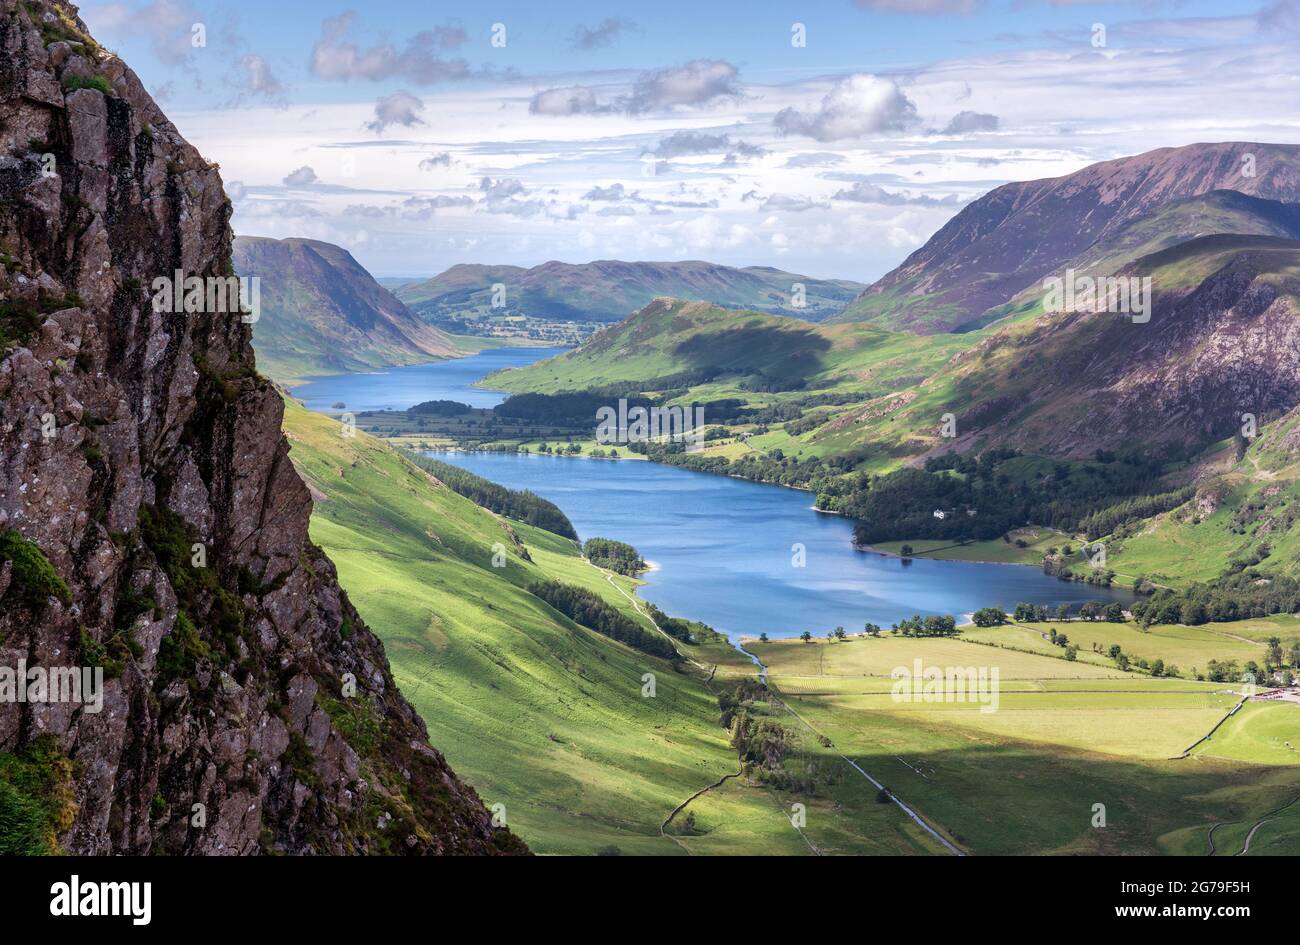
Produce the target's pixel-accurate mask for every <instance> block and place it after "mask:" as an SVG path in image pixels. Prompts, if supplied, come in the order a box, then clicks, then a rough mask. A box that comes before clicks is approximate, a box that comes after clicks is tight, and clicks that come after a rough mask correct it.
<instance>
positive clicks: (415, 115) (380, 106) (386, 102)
mask: <svg viewBox="0 0 1300 945" xmlns="http://www.w3.org/2000/svg"><path fill="white" fill-rule="evenodd" d="M422 111H424V102H422V101H420V100H419V99H418V98H416V97H415V96H414V95H412V94H411V93H410V92H394V93H393V94H392V95H385V96H384V97H383V98H381V99H380V100H379V101H377V102H375V120H374V121H370V122H366V127H367V128H369V129H370V130H371V131H373V132H374V133H375V134H383V132H384V129H385V128H388V127H389V126H391V125H400V126H401V127H403V128H410V127H413V126H414V125H423V124H424V119H423V118H421V117H420V115H419V113H420V112H422Z"/></svg>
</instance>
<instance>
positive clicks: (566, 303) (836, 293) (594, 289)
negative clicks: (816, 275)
mask: <svg viewBox="0 0 1300 945" xmlns="http://www.w3.org/2000/svg"><path fill="white" fill-rule="evenodd" d="M495 284H501V285H503V286H504V288H505V303H504V306H498V308H502V309H504V311H505V312H507V313H514V312H520V313H524V314H528V315H533V316H538V317H550V318H554V319H561V320H587V321H603V322H617V321H620V320H621V319H623V318H624V317H626V316H627V315H628V314H629V313H631V312H633V311H635V310H637V309H640V308H642V307H644V306H645V305H646V304H648V303H649V302H651V301H652V300H653V299H654V298H656V297H659V296H673V297H679V298H684V299H686V300H693V299H698V300H703V301H710V302H713V303H715V304H718V305H724V306H727V307H732V308H745V309H753V310H756V311H764V312H768V313H770V314H784V315H788V316H790V317H795V318H801V319H804V320H807V321H819V320H821V319H824V318H828V317H829V316H830V315H832V314H833V313H834V312H836V311H838V310H839V308H840V307H842V306H843V305H844V304H845V303H847V302H848V301H849V300H850V299H852V298H853V297H854V295H855V294H856V293H857V292H858V291H860V290H861V289H862V288H864V286H863V285H862V283H857V282H852V281H850V280H838V279H813V278H811V277H808V276H802V275H798V274H797V273H788V272H784V271H782V270H780V269H773V268H771V267H767V266H748V267H744V268H738V267H734V266H723V265H719V264H717V263H709V262H704V261H701V260H680V261H669V262H642V261H633V262H627V261H623V260H617V259H598V260H594V261H592V262H589V263H576V264H575V263H562V262H557V261H554V260H552V261H549V262H545V263H541V264H539V265H537V266H533V267H531V268H525V267H521V266H508V265H506V266H491V265H482V264H476V263H461V264H457V265H455V266H452V267H451V268H449V269H447V270H445V271H444V272H442V273H440V274H439V275H437V276H435V277H433V278H432V279H428V280H426V281H424V282H422V283H418V284H415V285H407V286H403V287H400V288H399V289H398V290H397V295H398V297H399V298H400V299H402V300H403V301H404V302H406V303H407V304H408V305H409V306H411V308H412V309H413V310H414V311H416V312H417V313H418V314H420V315H421V316H422V317H425V318H436V317H438V316H441V315H446V314H449V313H453V312H458V311H463V310H466V309H479V310H486V311H490V310H492V309H493V306H492V298H491V296H492V287H493V285H495ZM796 284H800V285H803V286H804V291H805V293H806V297H805V302H806V304H805V305H804V306H803V307H799V306H797V305H796V304H794V302H793V295H794V293H795V291H796V289H795V285H796Z"/></svg>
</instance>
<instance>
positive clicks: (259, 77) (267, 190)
mask: <svg viewBox="0 0 1300 945" xmlns="http://www.w3.org/2000/svg"><path fill="white" fill-rule="evenodd" d="M430 6H431V5H430V4H427V3H417V2H405V0H402V2H382V0H381V2H376V3H372V4H371V5H370V6H368V7H365V8H361V7H358V8H356V9H355V10H353V9H350V8H349V7H347V6H346V5H340V6H336V7H335V6H329V5H323V4H319V3H306V2H296V0H295V2H277V3H266V2H260V3H252V2H244V0H235V2H208V0H149V2H138V0H120V2H108V3H100V4H95V3H87V4H86V5H85V6H84V7H83V9H82V16H83V18H84V19H85V20H86V22H87V24H88V25H89V26H90V28H91V30H92V32H93V33H95V34H96V35H97V36H98V37H99V39H100V40H101V41H102V42H104V43H106V44H107V45H109V46H110V47H111V48H113V49H114V50H115V51H117V52H118V53H119V54H120V55H121V56H122V57H123V58H124V59H126V61H127V62H128V63H129V64H130V65H132V67H133V68H134V69H135V70H136V71H137V72H138V73H139V74H140V75H141V77H142V79H143V80H144V82H145V84H146V86H147V87H148V88H149V89H150V90H151V91H152V92H153V93H154V94H155V96H156V97H157V98H158V99H159V101H160V102H161V104H162V105H163V107H164V109H165V110H166V111H167V112H168V114H169V115H170V116H171V117H172V119H173V121H175V122H176V124H177V126H178V127H179V129H180V130H181V132H182V133H184V134H185V135H186V136H187V137H189V138H190V140H191V141H192V142H194V144H195V145H196V146H197V147H199V149H200V150H201V151H202V152H203V153H204V154H205V156H207V157H208V158H210V159H212V160H216V161H218V162H220V163H221V165H222V170H223V177H224V178H225V180H226V182H227V189H228V191H229V192H230V194H231V197H232V199H233V200H234V203H235V208H236V210H235V216H234V226H235V228H236V231H237V232H240V233H248V234H257V235H264V236H276V237H285V236H308V237H314V238H318V239H325V240H329V241H331V242H335V243H339V244H340V245H343V246H345V247H346V248H348V249H350V250H352V251H353V253H354V254H355V255H356V256H357V258H358V259H359V260H360V261H361V262H362V263H363V264H364V265H366V266H367V267H368V268H370V269H371V271H372V272H375V273H376V274H377V275H391V276H419V275H431V274H433V273H435V272H438V271H440V270H441V269H444V268H446V267H447V266H449V265H451V264H453V263H457V262H484V263H513V264H518V265H533V264H536V263H540V262H544V261H546V260H548V259H562V260H565V261H570V262H582V261H587V260H590V259H593V258H640V259H687V258H703V259H710V260H715V261H719V262H726V263H732V264H741V265H772V266H779V267H781V268H785V269H791V270H794V271H798V272H803V273H806V274H809V275H815V276H840V277H844V278H855V279H861V280H864V281H866V280H870V279H872V278H875V277H876V276H879V275H880V274H882V273H883V272H885V271H887V270H888V269H889V268H891V267H892V266H894V265H896V264H897V263H898V262H899V261H901V260H902V259H903V258H904V257H905V256H906V254H907V253H908V252H910V251H911V250H912V249H915V248H916V246H918V245H920V243H921V242H923V241H924V240H925V239H926V238H927V237H928V236H929V235H930V234H931V233H933V231H934V230H935V229H937V228H938V227H939V226H941V225H942V224H943V223H944V222H945V221H946V220H947V219H949V218H950V217H951V216H952V215H953V214H954V213H956V212H957V211H958V210H959V209H960V208H961V206H963V205H964V204H965V203H966V202H969V201H970V200H971V199H974V198H975V197H977V196H979V195H980V194H982V193H984V192H986V191H987V190H988V189H990V188H991V187H993V186H996V185H997V184H999V183H1003V182H1005V181H1008V180H1018V179H1027V178H1035V177H1045V176H1056V175H1059V174H1064V173H1069V172H1070V171H1073V170H1077V169H1078V168H1079V167H1082V166H1084V165H1086V164H1088V163H1091V162H1092V161H1095V160H1100V159H1105V158H1110V157H1116V156H1120V155H1124V154H1131V153H1136V152H1139V151H1143V150H1147V149H1149V148H1153V147H1160V146H1173V145H1181V144H1187V143H1191V142H1194V141H1200V140H1270V141H1287V142H1295V141H1300V115H1297V110H1296V107H1295V103H1296V102H1297V101H1300V98H1298V97H1297V94H1296V93H1297V91H1298V90H1300V70H1298V69H1297V66H1296V62H1295V56H1294V49H1295V48H1296V42H1297V40H1300V2H1296V0H1280V2H1278V0H1268V2H1249V3H1248V2H1242V0H1237V2H1219V3H1209V2H1201V0H1189V2H1177V0H1169V2H1160V0H1151V2H1142V0H1139V2H1129V3H1089V2H1082V0H1055V2H1050V0H858V2H854V0H818V2H781V3H743V4H742V3H700V2H698V0H697V2H694V3H688V2H676V0H670V2H660V3H657V4H654V5H653V6H651V5H647V4H645V3H602V4H599V5H597V4H587V3H581V4H579V3H552V4H539V3H536V2H532V3H516V2H506V3H490V4H484V3H473V4H471V3H460V2H451V3H443V4H439V5H437V9H436V11H431V10H430ZM904 10H906V11H907V12H903V11H904ZM498 24H499V25H498ZM796 24H802V26H803V28H804V35H806V43H804V44H803V45H796V44H794V43H792V37H794V36H795V35H796V33H797V31H798V27H797V26H796ZM502 27H504V33H502ZM1102 28H1104V37H1103V36H1102ZM494 31H495V32H494ZM196 35H198V36H200V37H201V39H202V42H200V43H198V44H197V45H196V42H195V40H194V37H195V36H196ZM494 37H495V40H496V41H495V43H494V41H493V40H494Z"/></svg>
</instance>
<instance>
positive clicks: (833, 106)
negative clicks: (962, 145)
mask: <svg viewBox="0 0 1300 945" xmlns="http://www.w3.org/2000/svg"><path fill="white" fill-rule="evenodd" d="M916 121H917V115H916V105H915V104H914V103H913V102H912V100H911V99H909V98H908V97H907V96H906V95H905V94H903V91H902V90H901V89H900V88H899V87H898V85H897V84H896V83H894V82H893V81H892V80H891V79H883V78H880V77H879V76H874V75H868V74H865V73H858V74H855V75H850V76H847V77H845V78H843V79H841V80H840V81H838V82H836V83H835V86H834V88H832V89H831V90H830V91H829V92H827V93H826V95H825V97H824V98H823V99H822V101H821V106H820V107H819V108H818V109H817V110H816V111H815V112H800V111H797V110H796V109H794V108H784V109H782V110H781V111H779V112H777V114H776V117H775V118H774V119H773V120H772V123H773V125H775V126H776V129H777V131H779V132H780V133H781V134H783V135H806V136H808V137H809V138H815V139H816V140H818V141H839V140H842V139H844V138H862V137H865V136H866V135H869V134H878V133H880V132H884V131H902V130H904V129H905V128H907V127H908V126H910V125H912V124H915V123H916Z"/></svg>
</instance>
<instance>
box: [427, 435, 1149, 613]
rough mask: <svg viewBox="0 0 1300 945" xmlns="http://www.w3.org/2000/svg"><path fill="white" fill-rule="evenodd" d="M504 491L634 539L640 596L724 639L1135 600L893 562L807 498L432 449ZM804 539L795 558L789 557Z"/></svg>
mask: <svg viewBox="0 0 1300 945" xmlns="http://www.w3.org/2000/svg"><path fill="white" fill-rule="evenodd" d="M430 455H434V456H437V457H438V458H439V459H441V460H443V461H445V462H448V463H453V464H455V465H457V466H460V467H462V468H464V469H468V470H470V471H471V472H474V473H477V474H478V475H480V476H483V477H484V478H486V479H490V480H492V481H493V482H497V483H500V484H501V485H503V486H508V487H510V488H512V489H531V490H532V491H533V492H536V493H537V494H538V495H541V496H543V497H545V498H547V499H550V500H551V501H552V502H554V503H555V504H556V505H558V506H559V507H560V508H561V509H563V510H564V512H565V514H566V515H568V516H569V519H570V520H571V521H572V522H573V525H574V527H575V528H576V529H577V530H578V534H579V535H581V536H582V537H583V538H584V539H585V538H590V537H592V536H600V537H602V538H616V539H618V540H620V541H626V542H630V543H631V544H633V545H635V546H636V547H637V549H638V550H639V551H640V552H641V554H642V556H643V557H644V558H646V559H647V560H650V561H653V562H654V563H655V564H656V565H658V570H655V571H652V572H650V573H649V574H646V575H644V577H645V578H646V580H647V581H648V584H647V585H646V586H644V587H642V588H641V589H640V591H639V594H640V596H641V597H643V598H645V599H646V600H649V601H652V602H653V603H654V604H656V605H657V606H659V607H660V608H662V609H663V610H664V611H666V612H667V613H669V614H671V615H672V616H677V617H688V618H691V619H695V620H702V621H704V622H705V623H707V624H709V625H710V626H713V627H714V628H716V629H718V630H721V631H723V632H725V633H727V634H728V635H731V636H733V637H735V636H739V635H741V634H754V635H757V634H758V633H764V632H765V633H767V634H768V635H769V636H772V637H780V636H797V635H798V634H799V633H801V632H802V631H804V630H809V631H812V633H813V634H815V635H824V634H825V633H826V632H827V631H828V630H833V629H834V628H835V627H837V626H843V627H844V628H845V629H846V630H848V631H850V632H859V631H861V630H862V625H863V623H865V622H867V621H870V622H872V623H877V624H880V625H881V626H883V627H888V626H889V625H890V624H891V623H893V622H894V621H896V620H899V619H901V618H903V617H909V616H911V615H912V614H918V613H919V614H922V615H929V614H953V615H960V614H968V613H971V612H972V611H974V610H976V609H978V608H980V607H987V606H993V605H1000V606H1002V607H1004V608H1006V609H1007V610H1011V609H1013V608H1014V607H1015V605H1016V603H1017V602H1019V601H1028V602H1030V603H1035V604H1047V605H1056V604H1062V603H1068V604H1073V605H1077V604H1080V603H1082V602H1084V601H1088V600H1105V601H1111V600H1120V601H1125V602H1127V601H1130V600H1132V597H1131V595H1128V594H1127V593H1120V592H1115V591H1106V590H1101V589H1099V588H1095V587H1089V586H1088V585H1085V584H1077V583H1070V582H1066V581H1060V580H1058V579H1056V578H1053V577H1048V576H1047V575H1045V574H1043V573H1042V572H1041V571H1040V570H1038V569H1037V568H1032V567H1025V566H1023V565H1008V564H975V563H970V562H960V561H932V560H927V559H923V558H918V559H914V560H912V561H903V560H901V559H898V558H891V557H886V556H884V555H880V554H874V553H870V552H860V551H855V550H854V548H853V546H852V544H851V542H850V538H851V537H852V533H853V524H852V522H851V521H849V520H848V519H845V518H842V517H840V516H836V515H826V514H822V513H819V512H815V511H813V510H812V503H813V496H812V494H811V493H807V492H800V491H796V490H793V489H786V488H782V487H780V486H769V485H764V484H761V483H754V482H747V481H744V480H740V479H732V478H729V477H726V476H718V475H713V474H710V473H698V472H690V471H687V470H684V469H678V468H676V467H672V466H663V465H659V464H657V463H649V462H640V461H636V460H597V459H581V458H571V457H558V456H545V455H539V454H516V453H459V452H447V453H442V452H439V453H432V454H430ZM796 544H802V545H803V548H804V562H805V563H804V566H803V567H801V568H800V567H795V566H794V565H793V564H792V557H793V555H794V551H793V550H792V549H793V546H794V545H796Z"/></svg>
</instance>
